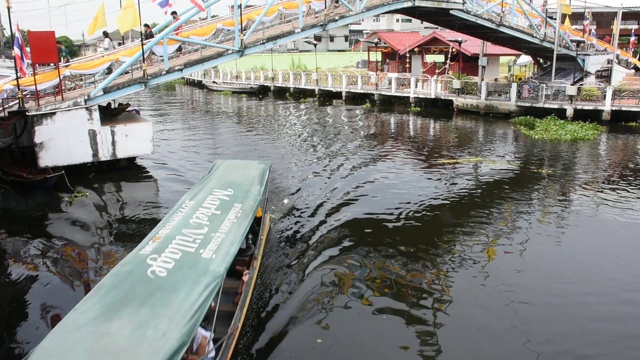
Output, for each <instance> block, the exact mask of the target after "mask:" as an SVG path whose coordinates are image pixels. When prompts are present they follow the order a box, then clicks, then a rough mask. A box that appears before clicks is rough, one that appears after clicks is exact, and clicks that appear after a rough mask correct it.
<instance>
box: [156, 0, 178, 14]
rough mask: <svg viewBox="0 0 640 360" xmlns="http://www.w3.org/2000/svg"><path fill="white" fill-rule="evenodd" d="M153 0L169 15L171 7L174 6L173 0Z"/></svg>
mask: <svg viewBox="0 0 640 360" xmlns="http://www.w3.org/2000/svg"><path fill="white" fill-rule="evenodd" d="M151 2H152V3H154V4H157V5H158V6H160V9H162V10H164V14H165V15H167V14H168V13H169V9H171V7H173V5H172V4H171V0H151Z"/></svg>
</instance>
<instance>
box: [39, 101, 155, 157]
mask: <svg viewBox="0 0 640 360" xmlns="http://www.w3.org/2000/svg"><path fill="white" fill-rule="evenodd" d="M29 121H30V123H31V124H32V126H33V127H32V129H31V130H32V135H33V137H32V139H33V145H34V148H35V151H36V157H37V164H38V166H39V167H41V168H42V167H56V166H66V165H75V164H84V163H94V162H98V161H105V160H119V159H127V158H135V157H137V156H142V155H148V154H151V153H152V152H153V126H152V123H151V121H149V120H146V119H144V118H142V117H141V116H139V115H137V114H135V113H128V112H126V113H124V114H122V115H120V116H118V117H117V118H115V119H108V120H101V119H100V114H99V110H98V107H97V106H86V107H78V108H73V109H66V110H60V111H58V112H56V113H36V114H30V115H29Z"/></svg>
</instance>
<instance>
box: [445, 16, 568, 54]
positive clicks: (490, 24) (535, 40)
mask: <svg viewBox="0 0 640 360" xmlns="http://www.w3.org/2000/svg"><path fill="white" fill-rule="evenodd" d="M450 13H451V14H452V15H455V16H458V17H461V18H463V19H465V20H468V21H472V22H475V23H476V24H479V25H483V26H486V27H488V28H494V29H495V24H494V23H493V22H491V21H489V20H485V19H481V18H478V17H476V16H474V15H472V14H469V13H466V12H464V11H459V10H452V11H451V12H450ZM498 29H499V30H500V31H501V32H503V33H505V34H508V35H511V36H513V37H516V38H519V39H522V40H526V41H529V42H532V43H536V44H539V45H541V46H544V47H547V48H549V49H553V44H551V43H549V42H548V41H544V40H540V39H538V38H536V37H533V36H531V35H528V34H525V33H523V32H520V31H517V30H513V29H510V28H508V27H499V28H498ZM558 52H559V53H563V54H565V55H574V54H575V51H570V50H567V49H565V48H558Z"/></svg>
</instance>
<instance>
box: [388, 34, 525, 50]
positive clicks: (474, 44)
mask: <svg viewBox="0 0 640 360" xmlns="http://www.w3.org/2000/svg"><path fill="white" fill-rule="evenodd" d="M396 34H401V33H396ZM433 39H439V40H441V41H443V42H445V43H451V42H450V41H448V40H447V39H462V40H463V41H464V42H463V43H462V52H463V53H464V54H466V55H467V56H480V47H481V46H482V40H480V39H476V38H474V37H472V36H469V35H465V34H462V33H459V32H457V31H451V30H438V31H434V32H432V33H431V34H429V35H427V36H425V37H422V38H421V39H417V40H416V41H414V42H413V43H412V44H409V46H408V47H404V48H402V50H401V51H400V54H404V53H406V52H407V50H411V49H413V48H415V47H418V46H420V45H423V44H426V43H428V42H429V41H431V40H433ZM454 44H455V45H454V46H455V47H456V48H457V43H454ZM521 54H522V53H521V52H519V51H516V50H512V49H509V48H506V47H504V46H499V45H495V44H492V43H490V42H487V47H486V51H485V55H488V56H519V55H521Z"/></svg>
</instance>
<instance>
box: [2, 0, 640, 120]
mask: <svg viewBox="0 0 640 360" xmlns="http://www.w3.org/2000/svg"><path fill="white" fill-rule="evenodd" d="M217 2H219V0H211V1H208V2H206V3H205V7H207V8H208V7H211V6H212V5H214V4H216V3H217ZM328 3H329V5H327V1H325V0H320V1H317V0H293V1H281V2H276V1H275V0H271V1H269V3H268V4H267V5H265V6H262V7H257V8H254V7H252V8H251V11H250V12H246V11H245V13H244V14H243V8H244V6H245V5H246V3H244V4H241V3H239V2H238V0H236V1H235V3H234V11H233V13H232V14H230V15H228V16H226V17H220V18H214V19H210V20H207V21H200V22H198V23H197V24H194V25H191V26H188V27H183V29H182V30H181V32H180V33H179V34H177V35H176V34H174V32H175V30H176V28H178V27H180V26H183V25H184V24H185V23H186V22H187V21H188V20H190V19H192V18H197V17H198V15H199V14H200V13H201V12H200V10H199V9H197V8H194V7H193V6H191V7H188V8H186V9H185V10H183V11H181V12H180V14H179V15H180V21H178V22H176V23H174V24H171V20H166V21H165V22H163V23H161V24H159V25H158V26H157V27H156V28H155V29H154V32H155V31H159V30H160V29H163V30H162V31H160V32H159V33H158V34H157V36H156V37H155V38H154V39H151V40H149V41H147V42H145V43H144V52H145V54H147V55H148V54H150V53H151V52H154V53H155V54H157V55H158V56H161V57H162V62H161V63H156V64H154V65H149V64H142V61H141V60H142V57H143V56H142V52H143V50H142V46H141V45H140V44H139V43H138V44H129V45H126V46H124V47H121V48H119V49H117V50H115V51H113V52H109V53H102V54H96V55H92V56H87V57H82V58H79V59H76V60H74V61H73V62H72V63H70V64H66V65H65V66H64V67H63V68H62V69H61V78H62V84H61V86H60V84H58V74H57V71H56V70H53V69H43V71H42V72H41V73H39V74H38V75H37V76H35V77H29V78H26V79H21V81H20V82H21V87H22V88H23V89H24V90H27V91H30V92H35V91H36V87H37V88H38V90H37V91H38V92H39V93H40V95H42V98H41V99H40V98H39V99H38V101H37V103H35V104H29V105H28V106H27V107H28V108H30V109H33V111H38V112H41V111H51V110H59V109H62V108H65V107H69V106H78V105H95V104H99V103H104V102H107V101H110V100H114V99H117V98H120V97H122V96H125V95H128V94H131V93H134V92H136V91H140V90H143V89H145V88H147V87H150V86H154V85H157V84H161V83H163V82H167V81H172V80H176V79H180V78H182V77H183V76H185V75H188V74H190V73H193V72H197V71H200V70H204V69H208V68H211V67H214V66H217V65H219V64H222V63H224V62H228V61H232V60H235V59H238V58H240V57H243V56H247V55H251V54H255V53H258V52H262V51H265V50H268V49H270V48H272V47H275V46H279V45H283V44H286V43H288V42H291V41H294V40H297V39H302V38H306V37H309V36H312V35H313V34H315V33H317V32H320V31H324V30H329V29H332V28H336V27H340V26H344V25H347V24H351V23H353V22H356V21H359V20H361V19H363V18H365V17H369V16H375V15H380V14H385V13H400V14H404V15H406V16H410V17H413V18H416V19H418V20H423V21H425V22H429V23H432V24H435V25H438V26H441V27H444V28H448V29H451V30H456V31H458V32H461V33H465V34H468V35H472V36H474V37H476V38H480V39H482V40H486V41H490V42H493V43H495V44H499V45H502V46H506V47H510V48H513V49H516V50H520V51H522V52H524V53H526V54H529V55H531V56H533V57H536V58H541V59H545V60H551V54H552V51H550V50H553V48H554V32H555V28H556V26H557V25H556V22H555V20H553V19H549V18H547V17H545V16H544V14H543V13H542V12H541V11H540V10H539V9H537V8H536V7H534V6H532V5H531V4H530V3H529V2H525V1H523V0H508V1H497V0H471V1H468V0H467V1H463V0H449V1H431V0H410V1H406V0H402V1H385V0H340V6H332V5H333V4H334V1H332V0H329V1H328ZM560 30H561V31H560V34H559V35H560V40H561V41H560V46H559V48H558V55H559V56H560V57H570V58H576V57H577V58H578V59H581V58H582V56H583V55H584V53H585V52H584V51H578V50H577V49H576V45H575V44H574V43H573V42H572V41H571V40H572V38H582V39H584V40H586V41H587V42H588V43H590V44H593V45H594V46H592V47H591V49H592V51H595V50H597V49H599V50H603V49H605V50H608V51H612V49H613V48H612V46H611V45H609V44H607V43H604V42H602V41H599V40H597V39H595V38H592V37H590V36H583V35H582V33H581V32H578V31H575V30H573V29H571V28H567V27H565V26H563V25H560ZM180 45H182V47H183V51H182V53H181V54H178V53H177V52H176V50H177V49H178V47H179V46H180ZM619 54H620V56H621V58H622V59H625V60H626V61H628V62H631V63H634V64H636V65H639V66H640V62H638V60H636V59H634V58H633V57H632V55H631V54H629V53H626V52H624V51H619ZM147 57H148V56H147ZM107 67H112V68H116V70H115V71H114V72H113V73H111V74H110V75H104V74H105V71H104V70H105V69H106V68H107ZM16 85H17V84H16V83H15V81H14V82H9V83H7V84H5V85H4V86H3V87H2V91H3V95H4V96H3V97H6V98H7V99H5V100H4V104H7V103H11V101H10V100H9V99H11V98H15V96H11V95H12V93H14V92H15V89H16Z"/></svg>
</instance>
